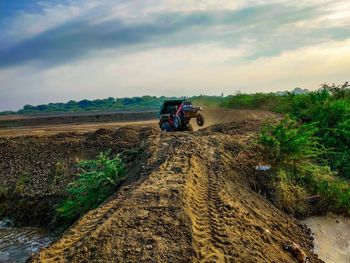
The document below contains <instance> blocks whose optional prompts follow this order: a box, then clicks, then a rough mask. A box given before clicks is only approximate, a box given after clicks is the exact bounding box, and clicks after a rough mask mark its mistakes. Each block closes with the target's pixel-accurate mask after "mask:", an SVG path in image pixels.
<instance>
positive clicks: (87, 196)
mask: <svg viewBox="0 0 350 263" xmlns="http://www.w3.org/2000/svg"><path fill="white" fill-rule="evenodd" d="M78 168H79V171H80V172H79V174H78V175H77V179H76V180H75V181H74V182H72V183H70V184H69V185H68V187H67V192H68V197H67V198H66V199H64V200H62V201H61V202H60V203H59V204H58V205H57V207H56V211H57V215H58V218H59V219H62V220H63V221H64V222H63V223H71V222H72V221H74V220H76V219H77V218H79V217H80V216H82V215H83V214H85V213H86V212H87V211H89V210H91V209H94V208H96V207H98V206H99V205H100V204H101V203H102V202H104V201H105V200H106V199H107V198H108V197H109V196H110V195H111V194H112V193H113V192H114V190H115V188H116V186H117V185H118V183H119V182H120V181H121V179H122V178H123V171H124V168H123V163H122V160H121V159H120V158H119V156H118V155H117V156H116V157H113V158H112V159H110V158H109V157H108V156H107V154H103V153H100V154H99V155H98V157H97V159H95V160H88V161H81V162H80V163H79V164H78ZM61 223H62V222H61Z"/></svg>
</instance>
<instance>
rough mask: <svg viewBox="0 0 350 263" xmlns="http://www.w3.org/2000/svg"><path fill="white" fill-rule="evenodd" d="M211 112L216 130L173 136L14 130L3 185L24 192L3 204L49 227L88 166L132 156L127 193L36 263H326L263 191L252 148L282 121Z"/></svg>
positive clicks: (121, 130) (115, 127) (121, 127)
mask: <svg viewBox="0 0 350 263" xmlns="http://www.w3.org/2000/svg"><path fill="white" fill-rule="evenodd" d="M204 114H205V116H206V118H207V123H206V126H207V127H206V128H204V129H201V130H197V131H195V132H178V133H164V132H161V131H159V129H158V127H157V122H156V120H154V121H148V122H146V123H145V122H140V123H133V124H132V125H126V124H125V123H108V124H105V123H98V124H83V125H80V126H79V128H77V129H76V130H75V131H77V132H72V126H71V125H68V126H67V127H65V126H64V125H61V126H60V127H59V129H57V130H55V129H53V127H51V126H46V127H31V128H29V130H23V129H22V128H21V129H17V130H13V131H12V132H7V133H6V132H5V133H4V134H5V135H6V136H5V137H3V138H1V139H0V146H1V147H0V151H1V155H2V156H4V158H3V160H2V161H1V163H0V168H1V169H0V170H1V172H0V177H1V181H2V182H3V186H2V188H7V189H11V187H13V186H14V187H15V188H16V189H17V191H18V192H17V199H16V205H13V202H12V206H11V205H9V206H8V207H6V205H3V206H2V207H3V208H4V207H5V208H4V209H5V210H6V211H7V212H11V213H14V214H16V216H17V219H18V221H22V222H23V221H25V222H27V223H28V222H33V223H34V222H36V223H37V222H41V223H42V224H48V223H49V222H47V221H45V219H46V220H48V221H50V220H49V219H50V218H52V215H53V211H52V206H53V203H55V202H56V201H55V200H57V198H59V197H60V196H64V189H65V186H66V185H67V184H68V183H69V182H71V181H72V180H73V179H74V178H73V177H72V174H74V172H73V171H74V169H75V168H74V166H75V164H76V162H77V161H78V160H80V159H91V158H93V157H94V156H96V154H97V153H99V152H101V151H106V150H110V151H111V152H112V153H124V154H123V160H124V162H125V164H126V179H125V180H124V182H123V183H122V185H121V187H120V188H119V190H118V191H117V192H116V193H115V194H114V195H113V196H112V197H110V198H109V199H108V200H107V201H105V202H104V203H103V204H102V205H101V206H100V207H98V208H97V209H95V210H92V211H90V212H88V213H87V214H86V215H84V216H83V217H81V218H80V219H79V220H78V222H77V223H75V224H74V225H73V226H72V227H70V228H68V230H67V231H65V232H64V234H63V235H62V236H61V237H60V238H59V239H58V240H57V241H56V242H55V243H53V244H52V245H51V246H50V247H48V248H47V249H44V250H42V251H41V252H40V253H39V254H38V255H36V256H35V257H34V258H33V259H32V260H33V262H52V261H57V262H67V261H69V262H82V261H83V262H93V261H104V262H118V261H120V260H121V259H123V260H124V261H127V262H169V261H172V262H189V261H192V262H208V261H209V262H213V261H216V262H257V261H258V262H259V261H261V262H295V261H296V260H297V257H303V258H306V256H308V257H309V259H310V262H320V261H319V260H318V259H317V257H316V255H314V254H313V252H312V239H311V237H310V232H309V230H308V229H307V228H306V227H305V225H303V224H302V223H300V222H299V221H298V220H296V219H295V218H294V217H292V216H291V215H288V214H286V213H285V212H283V211H281V210H279V209H278V208H276V207H275V206H274V205H272V204H271V203H270V202H269V201H268V200H267V199H266V198H265V197H264V196H262V195H259V194H258V193H256V192H255V191H254V190H255V188H256V187H255V185H256V184H257V181H256V177H257V176H260V177H261V176H266V175H264V174H261V173H259V172H256V171H255V169H254V168H255V166H256V165H257V164H259V162H260V161H261V158H260V157H261V156H259V153H258V152H255V150H254V148H251V147H253V145H254V142H255V140H256V137H257V134H258V132H259V131H260V128H261V126H262V125H263V123H264V122H265V121H267V120H276V119H278V118H279V116H278V115H276V114H274V113H270V112H264V111H252V110H207V111H206V112H204ZM101 127H104V128H103V129H101ZM86 128H88V129H89V131H88V132H86V130H85V129H86ZM64 129H66V131H65V132H62V131H64ZM96 129H97V130H96ZM38 130H41V131H42V132H41V133H39V134H40V135H39V136H38V135H33V134H35V131H38ZM93 130H95V131H93ZM11 133H12V137H8V136H9V135H10V134H11ZM28 134H31V136H28ZM13 135H16V136H15V137H13ZM33 163H35V165H34V166H33ZM24 181H25V184H23V182H24ZM28 200H30V201H28ZM21 204H22V205H21ZM50 208H51V210H50ZM24 211H25V212H24ZM35 216H37V217H35ZM40 219H41V220H40ZM300 262H301V261H300Z"/></svg>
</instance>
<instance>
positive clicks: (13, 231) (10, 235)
mask: <svg viewBox="0 0 350 263" xmlns="http://www.w3.org/2000/svg"><path fill="white" fill-rule="evenodd" d="M53 240H54V237H53V236H51V235H50V234H49V233H48V232H47V231H45V230H43V229H41V228H36V227H13V226H12V225H11V221H9V220H0V263H5V262H16V263H25V262H26V261H27V260H28V258H29V257H30V256H31V255H32V253H36V252H38V251H39V250H40V248H42V247H45V246H48V245H49V244H50V243H51V242H52V241H53Z"/></svg>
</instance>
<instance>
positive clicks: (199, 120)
mask: <svg viewBox="0 0 350 263" xmlns="http://www.w3.org/2000/svg"><path fill="white" fill-rule="evenodd" d="M196 120H197V124H198V126H200V127H202V126H203V125H204V117H203V115H202V114H200V113H198V114H197V117H196Z"/></svg>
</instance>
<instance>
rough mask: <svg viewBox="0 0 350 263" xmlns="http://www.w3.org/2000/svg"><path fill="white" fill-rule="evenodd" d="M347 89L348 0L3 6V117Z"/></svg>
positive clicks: (6, 0)
mask: <svg viewBox="0 0 350 263" xmlns="http://www.w3.org/2000/svg"><path fill="white" fill-rule="evenodd" d="M349 80H350V1H348V0H340V1H335V0H332V1H329V0H307V1H306V0H295V1H294V0H292V1H287V0H232V1H227V0H216V1H214V0H201V1H199V0H147V1H145V0H103V1H101V0H50V1H49V0H31V1H29V0H0V111H2V110H17V109H19V108H21V107H22V106H23V105H25V104H32V105H37V104H43V103H49V102H66V101H68V100H71V99H73V100H81V99H85V98H87V99H97V98H106V97H127V96H142V95H153V96H160V95H166V96H167V95H168V96H191V95H199V94H208V95H219V94H221V93H222V92H223V93H224V94H225V95H227V94H233V93H235V92H237V91H241V92H247V93H252V92H269V91H283V90H291V89H293V88H295V87H301V88H307V89H311V90H314V89H317V88H319V85H320V84H322V83H333V82H334V83H338V84H341V83H343V82H345V81H349Z"/></svg>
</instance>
